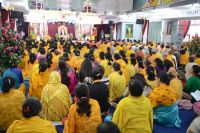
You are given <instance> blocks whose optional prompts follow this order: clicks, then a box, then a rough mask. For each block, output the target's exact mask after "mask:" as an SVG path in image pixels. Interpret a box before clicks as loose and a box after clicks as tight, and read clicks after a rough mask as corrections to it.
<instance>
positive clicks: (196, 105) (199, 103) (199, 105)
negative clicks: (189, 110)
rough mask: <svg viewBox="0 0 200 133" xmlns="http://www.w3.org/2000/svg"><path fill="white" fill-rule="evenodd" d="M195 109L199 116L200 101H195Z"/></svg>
mask: <svg viewBox="0 0 200 133" xmlns="http://www.w3.org/2000/svg"><path fill="white" fill-rule="evenodd" d="M193 110H194V112H195V113H196V114H197V116H198V117H200V102H195V103H194V104H193Z"/></svg>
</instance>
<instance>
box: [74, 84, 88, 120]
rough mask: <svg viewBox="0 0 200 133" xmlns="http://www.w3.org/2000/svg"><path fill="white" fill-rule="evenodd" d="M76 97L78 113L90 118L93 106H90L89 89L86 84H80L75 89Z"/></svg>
mask: <svg viewBox="0 0 200 133" xmlns="http://www.w3.org/2000/svg"><path fill="white" fill-rule="evenodd" d="M75 96H76V98H77V100H78V101H77V103H76V104H77V105H78V108H77V110H76V111H77V112H78V114H79V115H80V116H83V115H84V114H86V116H88V117H89V116H90V114H91V105H90V104H89V89H88V87H87V85H86V84H78V85H77V86H76V89H75Z"/></svg>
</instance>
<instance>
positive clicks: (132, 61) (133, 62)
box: [130, 54, 136, 66]
mask: <svg viewBox="0 0 200 133" xmlns="http://www.w3.org/2000/svg"><path fill="white" fill-rule="evenodd" d="M130 60H131V65H133V66H135V65H136V59H135V54H130Z"/></svg>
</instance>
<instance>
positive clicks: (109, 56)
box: [105, 53, 112, 66]
mask: <svg viewBox="0 0 200 133" xmlns="http://www.w3.org/2000/svg"><path fill="white" fill-rule="evenodd" d="M105 57H106V59H107V60H108V61H109V62H108V65H109V66H111V65H112V63H111V61H112V54H111V53H106V54H105Z"/></svg>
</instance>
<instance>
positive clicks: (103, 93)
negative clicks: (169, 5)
mask: <svg viewBox="0 0 200 133" xmlns="http://www.w3.org/2000/svg"><path fill="white" fill-rule="evenodd" d="M25 44H26V46H25V49H24V53H25V54H24V57H23V59H22V60H21V63H20V64H15V63H13V64H12V65H11V66H10V67H9V68H8V69H7V70H5V71H4V72H3V74H2V76H1V87H0V88H1V91H0V102H1V106H0V112H1V113H0V132H8V133H27V132H42V133H47V132H48V133H54V132H57V131H58V130H57V128H56V127H55V122H60V124H62V125H64V129H63V132H64V133H120V132H121V133H139V132H141V133H142V132H145V133H151V132H152V131H153V127H154V126H153V125H154V124H159V125H162V126H165V127H175V128H181V120H180V116H179V103H180V102H181V101H182V100H183V99H184V100H187V101H188V102H190V103H191V104H193V103H194V105H195V106H194V107H193V108H194V109H195V112H196V113H197V114H198V115H197V117H196V118H195V119H194V121H193V122H192V123H191V125H190V127H189V128H188V131H187V133H197V132H200V128H199V126H197V125H198V124H199V123H200V119H199V112H200V111H199V110H200V109H199V108H200V106H199V102H197V101H196V99H195V98H194V97H192V95H191V93H192V92H193V93H194V92H196V91H197V90H200V66H199V65H200V63H199V62H200V61H199V60H200V56H199V55H198V54H197V55H190V53H189V52H188V50H187V47H185V46H182V47H181V49H180V50H179V49H177V48H176V47H175V45H174V44H164V43H161V44H160V43H158V44H156V43H155V42H149V43H148V44H146V45H142V43H141V42H140V41H133V42H132V41H129V40H128V41H125V40H123V41H121V40H118V41H115V40H114V41H108V40H106V41H104V42H102V41H100V42H92V41H86V42H79V41H69V40H68V41H67V40H64V39H62V38H59V39H58V38H54V39H50V40H45V41H44V40H41V41H34V40H25ZM180 73H184V74H185V75H184V74H182V75H181V74H180ZM190 109H192V107H191V108H190ZM198 109H199V110H198ZM105 121H106V122H105Z"/></svg>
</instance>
